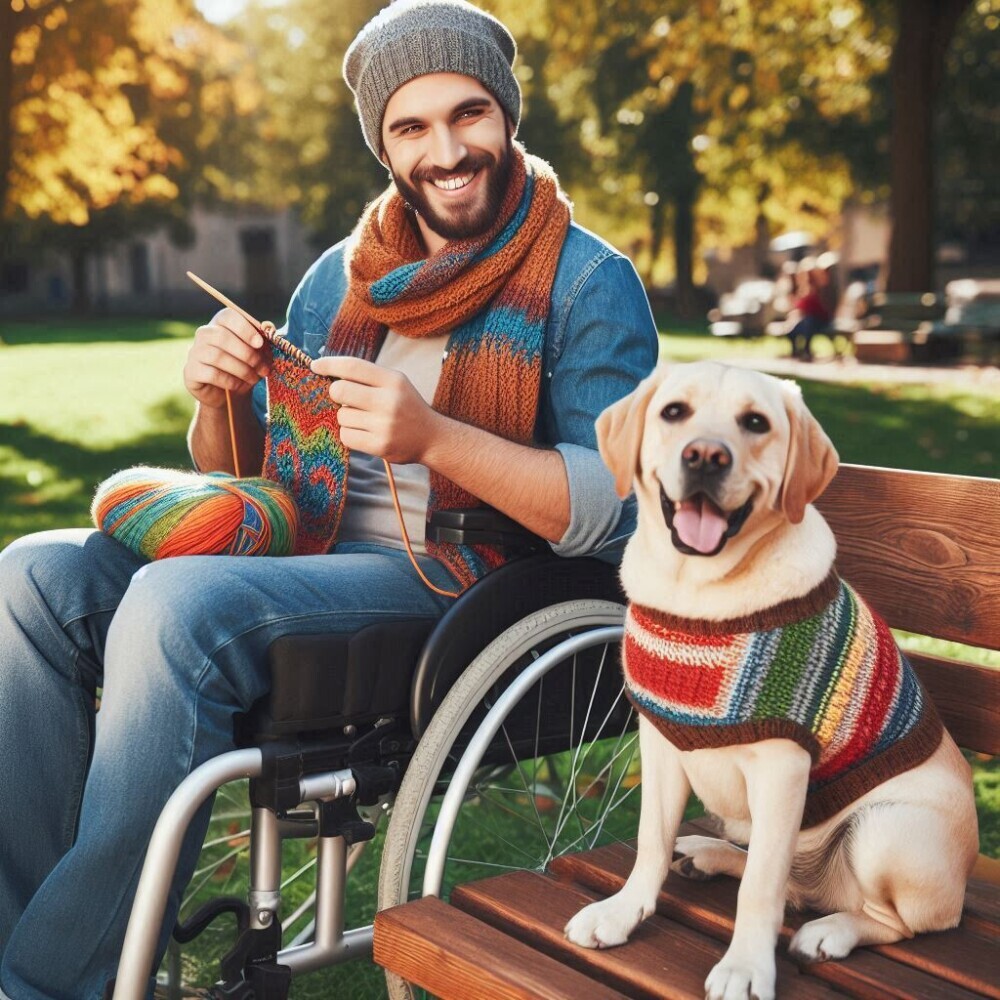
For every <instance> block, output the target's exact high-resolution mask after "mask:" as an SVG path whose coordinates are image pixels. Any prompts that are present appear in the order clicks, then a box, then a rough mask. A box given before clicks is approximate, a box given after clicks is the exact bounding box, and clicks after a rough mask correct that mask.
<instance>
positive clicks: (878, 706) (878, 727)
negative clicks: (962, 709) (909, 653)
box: [623, 573, 942, 828]
mask: <svg viewBox="0 0 1000 1000" xmlns="http://www.w3.org/2000/svg"><path fill="white" fill-rule="evenodd" d="M623 652H624V656H623V659H624V667H625V686H626V691H627V693H628V695H629V697H630V699H631V700H632V702H633V704H634V705H635V706H636V708H637V709H638V710H639V711H640V712H641V713H642V714H643V715H645V716H646V717H647V718H648V719H649V720H650V721H651V722H652V723H653V724H654V725H655V726H656V727H657V728H658V729H659V730H660V732H662V733H663V735H664V736H666V737H667V739H669V740H670V742H671V743H673V744H674V745H675V746H676V747H678V748H679V749H681V750H698V749H703V748H708V747H721V746H732V745H734V744H740V743H754V742H757V741H760V740H765V739H775V738H785V739H791V740H794V741H795V742H796V743H799V744H800V745H801V746H803V747H804V748H805V749H806V750H808V751H809V753H810V755H811V756H812V760H813V765H812V769H811V770H810V773H809V792H808V796H807V799H806V807H805V813H804V816H803V822H802V826H803V828H806V827H810V826H815V825H816V824H817V823H820V822H822V821H823V820H825V819H828V818H829V817H830V816H832V815H834V814H835V813H836V812H838V811H839V810H840V809H842V808H844V807H845V806H847V805H849V804H850V803H851V802H853V801H854V800H856V799H857V798H859V797H860V796H861V795H863V794H864V793H865V792H867V791H869V790H871V789H872V788H874V787H875V786H876V785H879V784H881V783H882V782H883V781H886V780H887V779H888V778H891V777H892V776H893V775H895V774H899V773H901V772H903V771H906V770H909V769H910V768H912V767H915V766H916V765H917V764H919V763H921V762H922V761H924V760H926V759H927V757H929V756H930V755H931V754H932V753H933V752H934V750H935V749H936V748H937V746H938V744H939V743H940V741H941V734H942V726H941V722H940V719H939V718H938V716H937V712H936V711H935V709H934V706H933V704H932V703H931V702H930V700H929V699H928V698H927V695H926V693H925V692H924V690H923V688H922V687H921V684H920V681H919V680H918V679H917V676H916V674H915V673H914V672H913V669H912V667H911V666H910V665H909V663H908V662H907V660H906V658H905V657H904V656H903V654H902V653H901V652H900V650H899V649H898V647H897V646H896V643H895V641H894V639H893V637H892V633H891V632H890V631H889V628H888V626H887V625H886V624H885V622H884V621H882V619H881V618H879V617H878V616H877V615H875V614H874V613H873V612H872V611H871V609H870V608H869V607H868V606H867V605H866V604H865V603H864V601H862V600H861V599H860V598H859V597H858V595H857V594H856V593H855V591H854V590H852V589H851V588H850V587H849V586H848V585H847V584H846V583H844V582H843V581H841V580H840V579H839V578H838V577H837V576H836V575H835V574H833V573H831V574H830V576H829V577H828V578H827V579H826V580H825V581H824V582H823V583H822V584H820V586H819V587H817V588H816V589H815V590H813V591H812V592H811V593H810V594H807V595H806V596H805V597H803V598H799V599H797V600H793V601H786V602H784V603H783V604H780V605H777V606H776V607H774V608H770V609H767V610H766V611H763V612H760V613H758V614H756V615H752V616H748V617H747V618H743V619H739V620H733V621H728V622H712V621H701V620H694V619H684V618H676V617H674V616H671V615H665V614H662V613H661V612H658V611H655V610H652V609H650V608H644V607H641V606H639V605H632V606H630V607H629V610H628V615H627V618H626V622H625V643H624V650H623Z"/></svg>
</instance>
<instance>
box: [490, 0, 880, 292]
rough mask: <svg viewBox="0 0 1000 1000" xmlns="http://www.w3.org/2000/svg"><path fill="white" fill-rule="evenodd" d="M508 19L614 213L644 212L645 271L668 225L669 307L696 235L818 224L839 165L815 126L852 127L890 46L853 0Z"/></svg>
mask: <svg viewBox="0 0 1000 1000" xmlns="http://www.w3.org/2000/svg"><path fill="white" fill-rule="evenodd" d="M495 5H500V0H497V4H495ZM503 12H504V14H505V15H506V14H507V8H506V6H503ZM522 18H523V19H524V20H523V22H522V23H524V24H525V25H526V26H527V27H528V28H529V30H531V31H533V32H534V34H535V37H536V38H543V39H546V40H547V44H548V46H549V58H548V60H547V61H546V63H545V68H546V75H547V79H548V85H549V89H550V90H551V91H553V92H554V93H555V94H556V95H557V99H558V103H559V105H560V108H561V110H562V111H563V113H564V115H565V116H566V117H567V118H570V119H572V120H575V121H576V122H577V123H578V127H579V136H580V145H581V147H582V148H583V149H584V150H586V151H587V153H589V155H590V157H591V158H592V160H593V162H594V172H595V174H597V175H602V174H603V175H604V177H603V178H602V180H600V181H598V183H599V184H600V183H603V184H604V186H605V187H606V188H607V189H608V190H609V193H611V194H612V195H613V197H614V198H616V199H617V200H618V201H619V202H620V203H621V202H625V203H624V204H619V205H618V206H617V212H618V218H621V217H622V216H623V215H627V214H628V213H629V212H635V211H639V212H643V213H645V214H646V216H647V218H648V229H647V231H648V236H647V242H648V245H649V258H650V260H649V266H648V268H647V271H648V273H649V274H652V272H653V269H654V267H655V265H656V262H657V259H658V257H659V251H660V247H661V244H662V243H663V242H664V239H665V234H666V232H667V231H668V226H669V227H670V229H672V236H673V240H672V242H673V246H674V271H675V275H676V283H677V301H678V305H679V306H680V308H681V309H682V310H686V311H691V310H692V308H693V306H694V287H693V285H694V277H695V273H694V250H695V246H696V245H697V244H698V242H699V241H700V242H701V244H702V245H703V246H711V245H713V244H723V243H726V244H728V245H729V246H732V245H739V244H741V243H745V242H750V241H751V240H753V239H755V238H756V239H758V240H761V239H762V240H763V242H765V243H766V233H767V231H768V229H769V228H770V227H771V226H772V225H788V224H790V223H798V224H799V225H804V226H805V227H806V228H810V229H813V230H814V231H816V232H817V234H820V233H821V232H822V231H823V230H825V229H827V228H828V227H829V225H830V223H831V221H832V219H833V217H834V216H836V214H837V213H838V212H839V210H840V207H841V203H842V201H843V198H844V197H845V196H846V195H847V193H849V191H850V190H851V174H850V164H849V163H848V161H847V158H846V157H845V155H844V154H843V153H842V152H841V151H840V150H839V149H838V148H837V147H836V145H835V144H834V143H832V142H831V141H830V139H829V135H830V133H832V132H835V131H836V130H837V129H839V128H841V127H843V125H844V123H847V122H851V123H855V124H860V125H861V126H862V127H864V125H865V123H866V122H867V120H868V118H869V116H870V106H871V99H872V98H871V91H870V89H869V87H868V82H869V81H870V80H871V78H872V77H873V75H874V74H877V73H878V72H879V71H880V70H881V69H883V68H884V66H885V64H886V61H887V57H888V55H889V51H890V50H889V47H888V45H887V44H886V41H885V38H884V37H883V36H884V32H883V33H882V34H880V32H879V31H878V30H876V26H875V25H874V23H873V21H872V19H871V17H870V16H869V14H868V13H867V12H866V11H865V9H864V8H863V6H862V4H861V3H860V0H774V2H771V3H768V4H758V3H754V2H752V0H698V2H689V0H618V2H616V3H615V4H613V5H608V4H605V3H602V2H600V0H580V2H579V3H577V4H574V5H566V4H560V3H558V2H556V0H549V2H547V3H541V2H539V0H536V2H535V3H534V4H533V5H531V14H530V16H529V15H528V14H526V13H523V14H522ZM816 121H818V122H821V123H822V125H821V126H820V127H817V126H816V125H815V124H813V123H814V122H816ZM608 173H613V174H614V175H615V179H614V180H613V181H610V182H609V180H608V177H607V174H608ZM629 201H630V202H631V204H629V203H628V202H629Z"/></svg>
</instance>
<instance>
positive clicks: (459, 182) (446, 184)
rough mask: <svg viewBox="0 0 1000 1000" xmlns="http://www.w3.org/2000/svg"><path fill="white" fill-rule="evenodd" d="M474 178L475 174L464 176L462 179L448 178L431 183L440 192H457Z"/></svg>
mask: <svg viewBox="0 0 1000 1000" xmlns="http://www.w3.org/2000/svg"><path fill="white" fill-rule="evenodd" d="M475 176H476V175H475V174H465V176H464V177H449V178H448V179H447V180H444V181H432V182H431V183H432V184H433V185H434V186H435V187H436V188H440V189H441V190H442V191H457V190H458V189H459V188H464V187H465V185H466V184H468V183H469V182H470V181H471V180H472V178H473V177H475Z"/></svg>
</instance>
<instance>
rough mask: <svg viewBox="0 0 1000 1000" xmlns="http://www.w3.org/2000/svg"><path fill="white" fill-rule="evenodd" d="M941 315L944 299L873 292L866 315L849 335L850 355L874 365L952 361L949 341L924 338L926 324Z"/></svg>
mask: <svg viewBox="0 0 1000 1000" xmlns="http://www.w3.org/2000/svg"><path fill="white" fill-rule="evenodd" d="M944 315H945V300H944V297H943V296H940V295H935V294H934V293H932V292H926V293H924V294H903V293H893V294H888V293H886V292H876V293H875V294H874V295H872V296H871V297H870V298H869V300H868V303H867V314H866V316H865V317H864V318H863V319H862V320H861V321H860V323H859V325H858V328H857V329H856V330H855V331H854V334H853V336H852V340H853V342H854V356H855V357H856V358H857V360H858V361H861V362H865V363H874V364H905V363H908V362H919V363H924V362H929V361H945V360H953V359H954V352H953V350H952V345H951V342H950V341H948V340H942V341H939V340H937V339H934V338H929V337H928V336H927V335H926V330H927V328H928V325H929V324H932V323H935V322H937V321H938V320H941V319H943V318H944ZM918 331H920V333H919V336H918Z"/></svg>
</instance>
